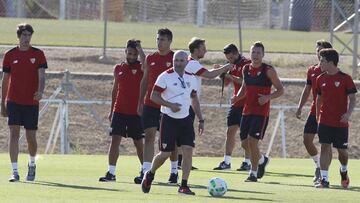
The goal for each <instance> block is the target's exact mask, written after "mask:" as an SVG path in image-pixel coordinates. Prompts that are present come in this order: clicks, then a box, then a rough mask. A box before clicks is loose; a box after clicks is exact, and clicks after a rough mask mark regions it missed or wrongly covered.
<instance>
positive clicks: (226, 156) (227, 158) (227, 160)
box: [224, 155, 231, 164]
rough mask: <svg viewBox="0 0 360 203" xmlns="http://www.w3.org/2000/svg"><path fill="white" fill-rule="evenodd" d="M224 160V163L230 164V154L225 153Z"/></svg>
mask: <svg viewBox="0 0 360 203" xmlns="http://www.w3.org/2000/svg"><path fill="white" fill-rule="evenodd" d="M224 161H225V163H226V164H230V163H231V156H229V155H225V156H224Z"/></svg>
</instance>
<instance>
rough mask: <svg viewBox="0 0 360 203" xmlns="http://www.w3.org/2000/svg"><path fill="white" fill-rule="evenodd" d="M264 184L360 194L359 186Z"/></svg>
mask: <svg viewBox="0 0 360 203" xmlns="http://www.w3.org/2000/svg"><path fill="white" fill-rule="evenodd" d="M259 183H262V184H269V185H285V186H294V187H309V188H314V190H344V191H352V192H360V187H357V186H353V187H352V186H351V185H350V186H349V188H347V189H345V188H343V187H342V186H339V185H330V188H326V189H324V188H315V187H314V185H303V184H288V183H280V182H259Z"/></svg>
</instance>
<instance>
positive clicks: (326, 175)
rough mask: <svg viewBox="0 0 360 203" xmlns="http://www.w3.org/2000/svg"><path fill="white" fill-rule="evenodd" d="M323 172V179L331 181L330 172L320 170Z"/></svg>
mask: <svg viewBox="0 0 360 203" xmlns="http://www.w3.org/2000/svg"><path fill="white" fill-rule="evenodd" d="M320 172H321V178H322V179H324V180H325V181H329V171H325V170H320Z"/></svg>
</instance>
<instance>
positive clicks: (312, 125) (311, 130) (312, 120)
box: [304, 115, 318, 134]
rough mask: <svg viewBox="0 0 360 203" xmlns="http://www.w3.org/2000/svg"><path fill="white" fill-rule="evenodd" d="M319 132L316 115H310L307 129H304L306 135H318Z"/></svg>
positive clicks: (306, 125)
mask: <svg viewBox="0 0 360 203" xmlns="http://www.w3.org/2000/svg"><path fill="white" fill-rule="evenodd" d="M317 130H318V124H317V121H316V116H315V115H309V116H308V118H307V120H306V123H305V127H304V134H316V133H317Z"/></svg>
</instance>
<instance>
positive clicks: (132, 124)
mask: <svg viewBox="0 0 360 203" xmlns="http://www.w3.org/2000/svg"><path fill="white" fill-rule="evenodd" d="M110 135H111V136H113V135H120V136H122V137H130V138H132V139H134V140H139V139H141V138H143V137H144V131H143V129H142V124H141V118H140V116H136V115H126V114H122V113H116V112H114V113H113V116H112V119H111V131H110Z"/></svg>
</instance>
